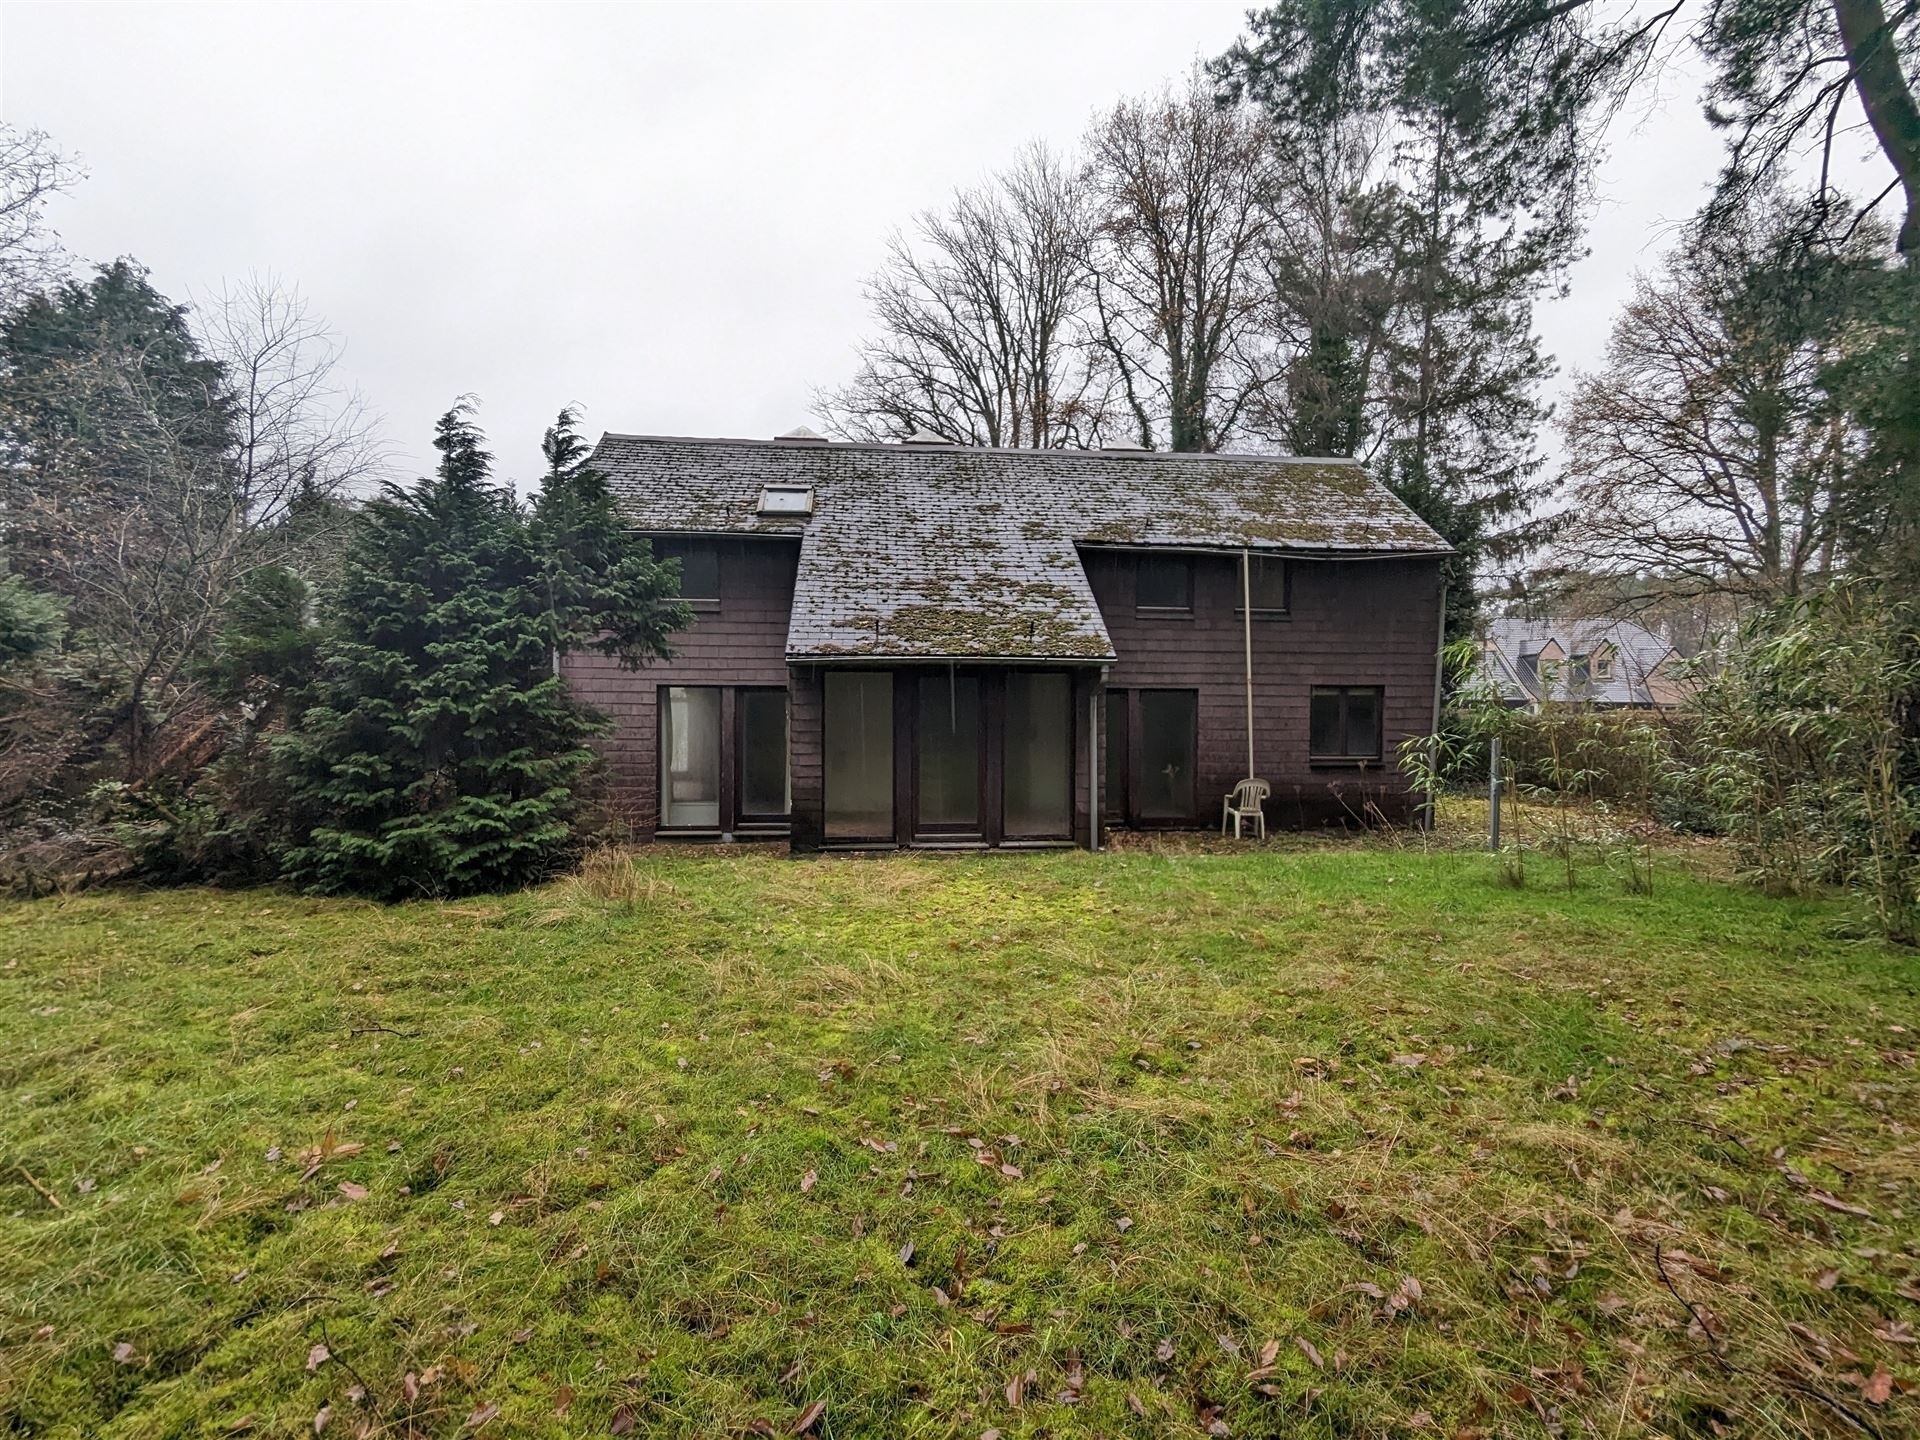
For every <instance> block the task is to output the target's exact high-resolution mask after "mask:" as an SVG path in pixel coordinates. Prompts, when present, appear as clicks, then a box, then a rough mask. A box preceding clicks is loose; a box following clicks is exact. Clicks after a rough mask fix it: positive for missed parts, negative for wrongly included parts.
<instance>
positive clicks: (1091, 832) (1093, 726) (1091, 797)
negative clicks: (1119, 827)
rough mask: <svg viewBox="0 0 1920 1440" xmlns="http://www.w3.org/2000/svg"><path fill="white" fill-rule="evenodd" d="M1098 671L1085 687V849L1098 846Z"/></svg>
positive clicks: (1099, 678)
mask: <svg viewBox="0 0 1920 1440" xmlns="http://www.w3.org/2000/svg"><path fill="white" fill-rule="evenodd" d="M1100 680H1101V675H1100V672H1098V671H1095V672H1094V677H1093V684H1092V685H1090V686H1088V687H1087V849H1089V850H1098V849H1099V848H1100Z"/></svg>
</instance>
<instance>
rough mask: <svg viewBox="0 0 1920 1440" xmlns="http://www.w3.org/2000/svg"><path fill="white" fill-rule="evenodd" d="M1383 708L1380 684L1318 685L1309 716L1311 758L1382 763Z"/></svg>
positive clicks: (1308, 738) (1308, 748)
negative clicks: (1381, 719)
mask: <svg viewBox="0 0 1920 1440" xmlns="http://www.w3.org/2000/svg"><path fill="white" fill-rule="evenodd" d="M1380 708H1381V707H1380V688H1379V687H1378V686H1377V685H1345V686H1332V685H1316V686H1315V687H1314V689H1313V694H1312V698H1311V709H1310V711H1309V714H1308V725H1307V753H1308V755H1309V756H1310V757H1311V758H1312V759H1315V760H1332V761H1339V762H1350V763H1354V764H1359V763H1363V762H1366V761H1371V760H1378V759H1379V758H1380Z"/></svg>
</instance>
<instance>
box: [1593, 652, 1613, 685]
mask: <svg viewBox="0 0 1920 1440" xmlns="http://www.w3.org/2000/svg"><path fill="white" fill-rule="evenodd" d="M1593 678H1594V679H1596V680H1611V679H1613V651H1611V650H1600V651H1596V652H1595V654H1594V657H1593Z"/></svg>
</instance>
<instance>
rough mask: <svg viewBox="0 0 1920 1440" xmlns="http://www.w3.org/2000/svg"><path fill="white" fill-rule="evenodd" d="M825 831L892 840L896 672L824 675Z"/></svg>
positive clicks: (854, 837)
mask: <svg viewBox="0 0 1920 1440" xmlns="http://www.w3.org/2000/svg"><path fill="white" fill-rule="evenodd" d="M824 724H825V734H824V735H823V736H822V741H823V748H824V751H825V754H824V760H825V767H824V768H825V775H824V781H825V787H826V833H827V838H828V839H829V840H891V839H892V838H893V676H892V675H891V674H889V673H888V672H887V671H885V670H829V671H828V672H827V676H826V715H825V717H824Z"/></svg>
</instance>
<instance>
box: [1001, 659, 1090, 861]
mask: <svg viewBox="0 0 1920 1440" xmlns="http://www.w3.org/2000/svg"><path fill="white" fill-rule="evenodd" d="M1006 693H1007V703H1006V730H1005V734H1006V752H1005V753H1006V759H1005V782H1004V784H1003V786H1002V794H1003V796H1004V808H1003V811H1002V820H1001V825H1002V828H1003V830H1004V831H1005V833H1006V836H1007V838H1008V839H1009V840H1064V839H1067V838H1068V837H1069V836H1070V835H1071V834H1072V833H1073V686H1072V684H1071V682H1070V681H1069V680H1068V678H1067V677H1066V676H1065V675H1064V674H1062V673H1060V672H1059V671H1048V670H1013V671H1009V672H1008V674H1007V692H1006Z"/></svg>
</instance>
